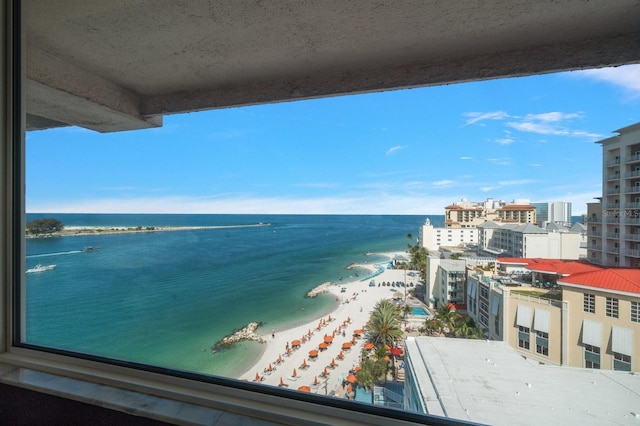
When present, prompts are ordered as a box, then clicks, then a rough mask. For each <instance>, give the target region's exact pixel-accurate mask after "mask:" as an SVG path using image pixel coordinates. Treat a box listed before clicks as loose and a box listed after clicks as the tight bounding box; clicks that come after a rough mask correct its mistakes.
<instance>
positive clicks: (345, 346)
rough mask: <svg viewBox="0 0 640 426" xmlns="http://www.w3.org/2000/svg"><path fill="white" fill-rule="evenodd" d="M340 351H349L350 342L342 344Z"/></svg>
mask: <svg viewBox="0 0 640 426" xmlns="http://www.w3.org/2000/svg"><path fill="white" fill-rule="evenodd" d="M342 349H351V343H350V342H344V343H343V344H342Z"/></svg>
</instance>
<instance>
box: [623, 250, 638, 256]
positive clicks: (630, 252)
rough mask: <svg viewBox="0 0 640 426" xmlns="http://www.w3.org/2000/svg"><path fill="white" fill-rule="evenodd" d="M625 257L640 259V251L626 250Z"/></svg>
mask: <svg viewBox="0 0 640 426" xmlns="http://www.w3.org/2000/svg"><path fill="white" fill-rule="evenodd" d="M624 255H625V256H630V257H640V249H626V250H625V251H624Z"/></svg>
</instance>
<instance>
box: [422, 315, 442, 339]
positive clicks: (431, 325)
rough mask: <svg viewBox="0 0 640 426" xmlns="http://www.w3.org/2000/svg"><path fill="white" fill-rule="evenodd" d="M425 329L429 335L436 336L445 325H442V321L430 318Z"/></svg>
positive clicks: (425, 324)
mask: <svg viewBox="0 0 640 426" xmlns="http://www.w3.org/2000/svg"><path fill="white" fill-rule="evenodd" d="M424 327H425V328H426V329H427V331H428V332H429V334H431V335H434V334H438V333H439V332H440V330H442V328H443V327H444V325H443V324H442V321H440V320H439V319H437V318H430V319H428V320H426V321H425V323H424Z"/></svg>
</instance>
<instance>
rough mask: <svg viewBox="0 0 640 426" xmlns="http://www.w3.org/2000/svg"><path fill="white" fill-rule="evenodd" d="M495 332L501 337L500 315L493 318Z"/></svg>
mask: <svg viewBox="0 0 640 426" xmlns="http://www.w3.org/2000/svg"><path fill="white" fill-rule="evenodd" d="M493 331H494V333H496V336H499V335H500V317H499V316H498V315H495V316H494V317H493Z"/></svg>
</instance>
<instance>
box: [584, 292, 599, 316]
mask: <svg viewBox="0 0 640 426" xmlns="http://www.w3.org/2000/svg"><path fill="white" fill-rule="evenodd" d="M582 311H583V312H586V313H589V314H595V313H596V295H595V294H593V293H583V295H582Z"/></svg>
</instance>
